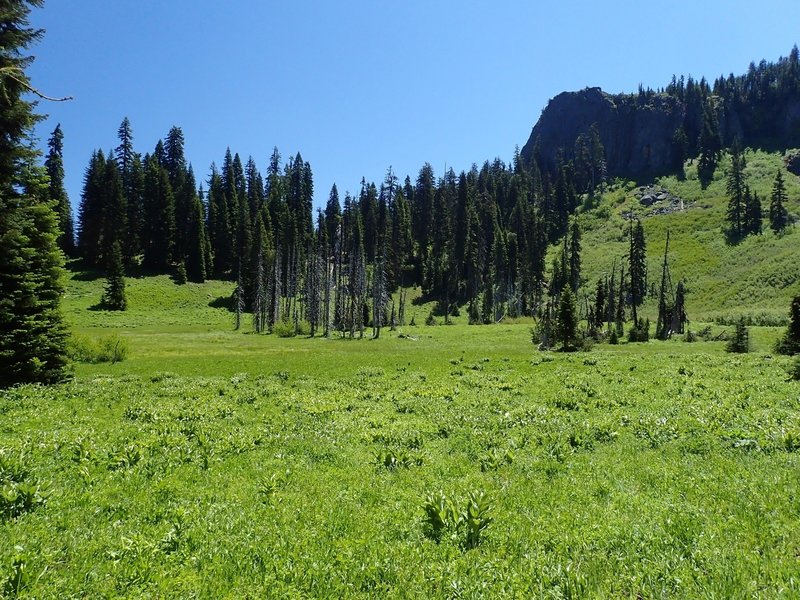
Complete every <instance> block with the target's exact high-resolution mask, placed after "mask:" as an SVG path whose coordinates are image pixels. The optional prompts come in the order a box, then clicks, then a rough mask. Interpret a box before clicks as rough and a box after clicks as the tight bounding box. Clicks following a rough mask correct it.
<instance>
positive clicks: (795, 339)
mask: <svg viewBox="0 0 800 600" xmlns="http://www.w3.org/2000/svg"><path fill="white" fill-rule="evenodd" d="M777 350H778V352H780V353H781V354H798V353H800V296H795V297H794V298H792V304H791V306H790V308H789V327H788V328H787V329H786V333H785V334H784V335H783V337H782V338H781V339H780V340H779V341H778V344H777Z"/></svg>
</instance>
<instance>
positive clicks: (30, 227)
mask: <svg viewBox="0 0 800 600" xmlns="http://www.w3.org/2000/svg"><path fill="white" fill-rule="evenodd" d="M40 4H41V2H40V1H38V0H28V1H22V0H7V1H6V2H4V3H3V16H2V19H3V24H4V26H3V27H0V87H2V91H3V93H2V94H0V130H2V135H0V290H2V300H1V301H0V386H10V385H15V384H18V383H29V382H42V383H52V382H55V381H59V380H61V379H63V378H64V376H65V366H66V356H65V352H66V351H65V346H66V336H67V333H66V329H65V327H64V324H63V320H62V316H61V312H60V301H61V293H62V286H61V283H60V280H61V274H62V267H63V255H62V253H61V251H60V250H59V248H58V245H57V242H56V241H57V239H58V236H59V228H58V216H57V215H56V212H55V211H54V207H53V205H52V203H51V202H50V201H49V199H48V197H49V189H48V181H47V176H46V172H45V170H44V169H41V168H39V167H36V166H34V161H35V159H36V152H35V151H33V150H32V149H31V146H30V144H29V142H30V132H31V129H32V127H33V125H34V123H35V122H36V121H37V120H38V117H37V115H35V114H34V112H33V105H32V104H31V103H30V102H27V101H25V100H24V99H23V94H24V93H25V92H26V90H27V89H29V88H28V86H29V83H28V78H27V76H26V74H25V72H24V69H25V67H26V66H27V65H28V64H29V63H30V61H31V60H32V59H31V58H28V57H25V56H23V55H22V53H23V52H24V51H25V50H26V49H27V48H28V47H29V46H30V45H31V44H32V43H33V42H35V41H36V40H37V39H38V38H39V37H40V36H41V33H42V32H41V31H39V30H36V29H32V28H31V27H30V25H29V22H28V15H29V12H30V8H29V7H30V6H39V5H40Z"/></svg>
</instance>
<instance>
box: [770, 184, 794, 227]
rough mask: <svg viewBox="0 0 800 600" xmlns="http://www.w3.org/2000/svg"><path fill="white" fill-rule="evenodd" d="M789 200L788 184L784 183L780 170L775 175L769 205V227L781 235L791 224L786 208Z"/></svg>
mask: <svg viewBox="0 0 800 600" xmlns="http://www.w3.org/2000/svg"><path fill="white" fill-rule="evenodd" d="M787 199H788V196H787V195H786V184H785V183H784V181H783V173H782V172H781V170H780V169H779V170H778V172H777V173H776V174H775V183H773V184H772V195H771V196H770V203H769V226H770V228H771V229H772V231H774V232H775V233H780V232H781V231H783V230H784V229H786V225H787V224H788V222H789V218H788V214H787V212H786V208H785V204H786V201H787Z"/></svg>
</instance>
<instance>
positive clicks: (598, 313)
mask: <svg viewBox="0 0 800 600" xmlns="http://www.w3.org/2000/svg"><path fill="white" fill-rule="evenodd" d="M607 291H608V290H607V289H606V282H605V281H603V280H602V279H598V280H597V286H596V288H595V295H594V317H595V319H594V326H595V327H596V328H597V329H602V327H603V323H605V316H606V293H607Z"/></svg>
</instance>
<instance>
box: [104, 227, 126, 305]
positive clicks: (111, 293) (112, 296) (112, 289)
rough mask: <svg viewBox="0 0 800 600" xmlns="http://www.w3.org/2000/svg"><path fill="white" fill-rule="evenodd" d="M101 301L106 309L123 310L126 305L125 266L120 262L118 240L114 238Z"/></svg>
mask: <svg viewBox="0 0 800 600" xmlns="http://www.w3.org/2000/svg"><path fill="white" fill-rule="evenodd" d="M101 302H102V304H103V306H104V307H105V308H106V309H108V310H125V309H126V308H127V307H128V302H127V300H126V298H125V266H124V264H123V262H122V250H120V243H119V240H114V243H113V244H112V246H111V254H110V256H109V263H108V274H107V275H106V285H105V288H104V290H103V299H102V301H101Z"/></svg>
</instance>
